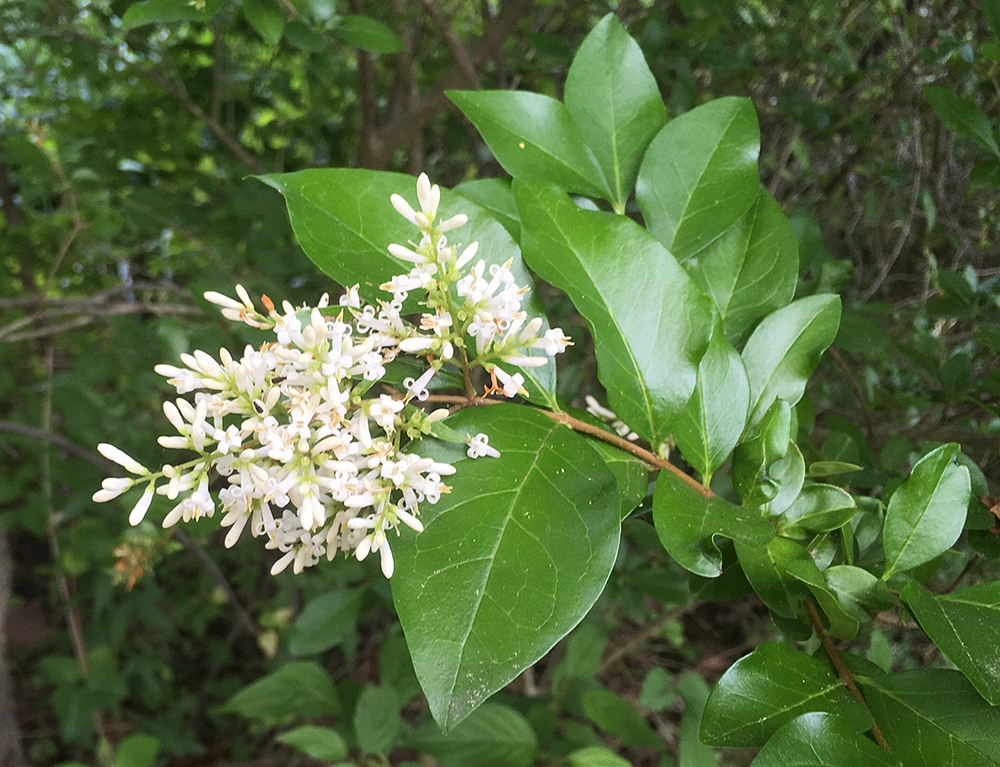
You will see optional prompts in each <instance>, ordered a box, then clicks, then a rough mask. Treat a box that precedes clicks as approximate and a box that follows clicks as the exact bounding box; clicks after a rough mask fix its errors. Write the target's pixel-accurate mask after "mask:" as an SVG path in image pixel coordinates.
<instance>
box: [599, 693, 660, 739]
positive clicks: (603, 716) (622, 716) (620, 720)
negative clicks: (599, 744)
mask: <svg viewBox="0 0 1000 767" xmlns="http://www.w3.org/2000/svg"><path fill="white" fill-rule="evenodd" d="M580 705H581V706H583V713H584V715H586V717H587V718H588V719H590V721H592V722H593V723H594V724H595V725H597V727H598V729H600V730H603V731H604V732H606V733H608V734H609V735H613V736H615V737H616V738H619V739H621V740H622V741H623V742H625V743H628V744H629V745H632V746H645V747H647V748H659V747H660V746H661V745H662V741H661V740H660V736H659V735H657V734H656V733H655V732H654V731H653V729H652V728H651V727H650V726H649V722H647V721H646V719H645V717H643V716H642V715H641V714H640V713H639V712H638V711H636V710H635V709H634V708H633V707H632V706H631V705H630V704H629V703H628V702H626V701H624V700H622V699H621V698H620V697H619V696H617V695H615V694H614V693H613V692H611V691H610V690H605V689H598V690H587V691H586V692H584V693H583V694H581V695H580Z"/></svg>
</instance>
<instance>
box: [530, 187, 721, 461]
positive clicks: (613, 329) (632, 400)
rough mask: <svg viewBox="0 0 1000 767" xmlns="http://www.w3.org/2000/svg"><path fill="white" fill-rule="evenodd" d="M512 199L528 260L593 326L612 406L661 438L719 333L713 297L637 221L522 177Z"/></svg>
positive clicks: (646, 434)
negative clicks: (588, 205) (590, 206)
mask: <svg viewBox="0 0 1000 767" xmlns="http://www.w3.org/2000/svg"><path fill="white" fill-rule="evenodd" d="M514 198H515V199H516V200H517V207H518V211H519V212H520V215H521V241H522V245H523V248H524V253H525V258H526V259H527V260H528V261H529V262H530V263H531V266H532V268H533V269H534V270H535V271H536V272H538V274H539V275H540V276H541V277H542V279H544V280H546V281H548V282H550V283H552V284H553V285H555V286H556V287H558V288H560V289H562V290H563V291H565V292H566V293H567V294H568V295H569V297H570V299H571V300H572V301H573V303H574V305H575V306H576V308H577V309H578V310H579V311H580V313H581V314H582V315H583V316H584V318H585V319H586V320H587V322H588V323H589V325H590V327H591V329H592V332H593V336H594V344H595V347H596V354H597V364H598V378H599V379H600V381H601V383H602V384H603V385H604V388H605V389H606V390H607V392H608V399H609V401H610V403H611V407H612V408H613V409H614V411H615V412H616V413H617V414H618V416H619V417H620V418H621V419H622V420H623V421H624V422H625V423H627V424H628V425H629V426H630V427H632V428H633V429H635V431H636V432H637V433H639V434H640V435H641V436H642V437H643V438H645V439H647V440H648V441H649V442H650V443H651V444H653V445H659V444H660V443H661V442H663V440H665V439H666V437H667V436H668V435H669V434H670V430H671V429H672V427H673V424H674V421H675V420H676V419H677V416H678V415H679V414H680V413H681V411H682V410H683V409H684V406H685V405H686V404H687V400H688V398H689V397H690V396H691V392H692V391H693V390H694V384H695V378H696V375H697V367H698V362H699V361H700V360H701V357H702V355H703V354H704V352H705V349H706V348H707V346H708V340H709V336H710V334H711V308H710V304H709V301H708V298H707V297H706V296H705V295H704V294H702V293H701V292H700V291H699V290H698V288H697V287H695V285H694V283H693V282H692V281H691V279H690V278H689V277H688V276H687V274H686V273H685V272H684V270H683V269H681V267H680V266H678V264H677V262H676V261H674V260H673V258H671V256H670V254H669V253H668V252H667V251H666V250H664V249H663V247H662V246H661V245H660V244H659V243H658V242H657V241H656V240H655V239H653V238H652V237H651V236H649V234H648V233H647V232H645V231H644V230H643V229H642V228H641V227H640V226H638V225H637V224H636V223H635V222H633V221H631V220H630V219H628V218H625V217H623V216H617V215H615V214H613V213H599V212H595V211H587V210H582V209H581V208H579V207H577V205H576V204H575V203H574V202H573V201H572V200H571V199H570V198H569V197H568V196H566V195H565V194H562V193H561V192H559V191H557V190H555V189H552V188H546V187H542V186H540V185H534V184H533V185H529V184H525V183H522V182H521V181H515V183H514ZM637 275H641V279H638V278H637Z"/></svg>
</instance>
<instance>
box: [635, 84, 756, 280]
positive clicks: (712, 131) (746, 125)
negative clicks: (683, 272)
mask: <svg viewBox="0 0 1000 767" xmlns="http://www.w3.org/2000/svg"><path fill="white" fill-rule="evenodd" d="M759 154H760V128H759V127H758V125H757V115H756V113H755V112H754V109H753V104H752V103H751V102H750V99H744V98H736V97H733V96H728V97H726V98H721V99H716V100H715V101H710V102H708V103H707V104H703V105H702V106H700V107H696V108H695V109H692V110H691V111H690V112H687V113H685V114H683V115H681V116H680V117H677V118H675V119H674V120H671V121H670V122H669V123H667V125H666V126H665V127H664V128H663V130H661V131H660V132H659V134H658V135H657V136H656V138H654V139H653V142H652V143H651V144H650V145H649V149H648V150H647V151H646V156H645V158H644V159H643V161H642V166H641V167H640V168H639V178H638V181H637V184H636V200H637V201H638V203H639V209H640V210H641V211H642V215H643V216H644V217H645V219H646V226H647V227H648V228H649V231H650V232H652V233H653V234H654V235H655V236H656V238H657V239H658V240H659V241H660V242H662V243H663V244H664V245H665V246H666V247H667V249H668V250H670V252H671V253H673V254H674V256H675V257H676V258H678V259H679V260H681V261H684V260H686V259H688V258H690V257H691V256H693V255H694V254H695V253H697V252H698V251H700V250H701V249H702V248H704V247H705V246H706V245H708V244H709V243H710V242H712V240H714V239H715V238H716V237H718V236H719V235H720V234H722V233H723V232H724V231H726V230H727V229H728V228H729V227H730V226H732V225H733V224H734V223H735V222H736V220H737V219H738V218H739V217H740V216H742V215H743V214H744V213H746V212H747V210H749V209H750V206H751V205H753V203H754V200H756V199H757V194H758V190H759V189H760V179H759V176H758V173H757V156H758V155H759Z"/></svg>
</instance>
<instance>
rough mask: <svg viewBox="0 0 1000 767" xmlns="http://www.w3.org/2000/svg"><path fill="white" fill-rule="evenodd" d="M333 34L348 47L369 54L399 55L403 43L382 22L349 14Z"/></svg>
mask: <svg viewBox="0 0 1000 767" xmlns="http://www.w3.org/2000/svg"><path fill="white" fill-rule="evenodd" d="M333 34H335V35H336V36H337V37H339V38H340V39H341V40H343V41H344V42H345V43H347V44H348V45H353V46H354V47H355V48H360V49H361V50H363V51H368V52H369V53H398V52H399V51H401V50H403V41H402V40H400V39H399V35H397V34H396V33H395V32H393V31H392V30H391V29H389V27H387V26H386V25H385V24H383V23H382V22H381V21H376V20H375V19H372V18H369V17H368V16H357V15H354V14H348V15H347V16H344V17H343V18H342V19H341V20H340V24H338V25H337V26H336V27H335V28H334V30H333Z"/></svg>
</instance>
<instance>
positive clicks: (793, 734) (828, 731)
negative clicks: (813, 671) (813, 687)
mask: <svg viewBox="0 0 1000 767" xmlns="http://www.w3.org/2000/svg"><path fill="white" fill-rule="evenodd" d="M898 765H899V762H898V761H897V760H896V759H894V758H893V757H892V756H890V755H889V754H887V753H886V752H885V751H884V750H882V749H881V748H879V747H878V746H876V745H875V744H874V743H872V741H870V740H868V738H866V737H865V736H864V735H862V734H861V733H859V732H858V731H857V729H856V728H854V727H852V726H851V723H850V722H849V721H848V720H846V719H844V718H843V717H841V716H837V715H836V714H826V713H821V712H818V711H817V712H813V713H809V714H802V716H799V717H796V718H795V719H793V720H792V721H790V722H789V723H788V724H785V725H782V726H781V727H780V728H779V729H778V731H777V732H775V733H774V735H772V736H771V739H770V740H769V741H767V743H766V744H765V745H764V748H762V749H761V750H760V753H759V754H757V757H756V758H755V759H754V760H753V763H752V765H751V767H898Z"/></svg>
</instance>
